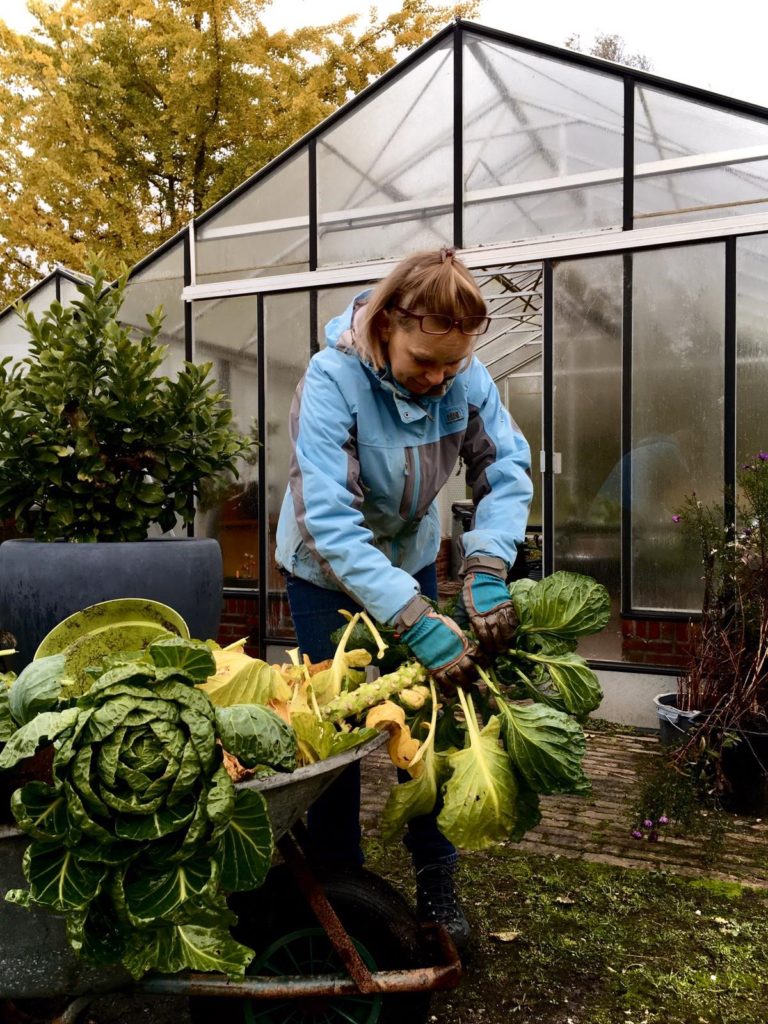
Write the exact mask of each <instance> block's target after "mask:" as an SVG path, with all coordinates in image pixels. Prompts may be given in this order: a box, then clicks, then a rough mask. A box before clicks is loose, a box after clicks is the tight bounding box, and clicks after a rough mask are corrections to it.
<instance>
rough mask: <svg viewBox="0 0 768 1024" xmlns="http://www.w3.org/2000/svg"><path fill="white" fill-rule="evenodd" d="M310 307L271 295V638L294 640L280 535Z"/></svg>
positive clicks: (300, 296)
mask: <svg viewBox="0 0 768 1024" xmlns="http://www.w3.org/2000/svg"><path fill="white" fill-rule="evenodd" d="M311 334H312V331H311V323H310V301H309V295H308V293H306V292H292V293H291V294H288V295H269V296H267V297H266V298H265V299H264V358H265V361H266V370H265V374H266V379H265V384H266V395H267V400H266V424H265V431H264V438H263V441H264V444H265V445H266V451H267V529H268V531H269V564H268V569H267V574H268V575H267V579H268V587H269V590H268V601H267V630H266V635H267V636H269V637H272V638H277V637H284V638H286V639H290V638H292V637H293V635H294V631H293V623H292V621H291V614H290V609H289V607H288V601H287V598H286V594H285V581H284V579H283V577H282V575H281V573H280V572H279V571H278V569H277V566H276V565H275V533H276V530H277V519H278V516H279V514H280V507H281V505H282V503H283V496H284V494H285V488H286V486H287V484H288V470H289V467H290V461H291V439H290V434H289V432H288V414H289V410H290V408H291V402H292V401H293V396H294V392H295V391H296V385H297V384H298V383H299V381H300V380H301V378H302V377H303V375H304V372H305V370H306V368H307V363H308V362H309V347H310V337H311Z"/></svg>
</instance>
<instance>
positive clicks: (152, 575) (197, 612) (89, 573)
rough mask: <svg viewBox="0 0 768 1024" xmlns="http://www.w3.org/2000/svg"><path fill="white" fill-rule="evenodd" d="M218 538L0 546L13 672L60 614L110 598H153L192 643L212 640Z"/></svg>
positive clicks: (2, 607)
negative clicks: (182, 625) (179, 621)
mask: <svg viewBox="0 0 768 1024" xmlns="http://www.w3.org/2000/svg"><path fill="white" fill-rule="evenodd" d="M222 581H223V575H222V559H221V548H220V547H219V544H218V541H216V540H212V539H209V538H199V539H198V538H191V537H190V538H187V537H184V538H182V537H179V538H171V537H158V538H155V539H152V540H142V541H125V542H95V543H89V544H75V543H70V542H67V541H53V542H50V543H45V542H42V541H33V540H7V541H5V542H4V543H3V544H0V628H2V629H6V630H8V631H9V632H11V633H12V634H13V635H14V636H15V637H16V640H17V650H18V654H15V655H13V657H12V659H10V660H11V667H12V668H13V670H14V671H15V672H17V673H18V672H20V671H21V669H22V668H24V666H25V665H28V664H29V662H30V661H31V660H32V658H33V656H34V653H35V651H36V650H37V647H38V645H39V644H40V641H41V640H42V639H43V637H45V636H46V634H47V633H49V632H50V631H51V630H52V629H53V627H54V626H55V625H57V624H58V623H59V622H61V621H62V620H63V619H66V618H67V616H69V615H72V614H73V613H74V612H76V611H79V610H80V609H81V608H86V607H87V606H88V605H92V604H98V603H99V602H100V601H110V600H113V599H114V598H122V597H138V598H145V599H149V600H152V601H160V602H161V603H162V604H166V605H169V606H170V607H171V608H173V609H174V610H175V611H177V612H178V613H179V614H180V615H181V617H182V618H183V619H184V620H185V621H186V623H187V625H188V626H189V632H190V635H191V636H192V637H193V638H194V639H195V640H209V639H216V636H217V635H218V630H219V618H220V615H221V605H222Z"/></svg>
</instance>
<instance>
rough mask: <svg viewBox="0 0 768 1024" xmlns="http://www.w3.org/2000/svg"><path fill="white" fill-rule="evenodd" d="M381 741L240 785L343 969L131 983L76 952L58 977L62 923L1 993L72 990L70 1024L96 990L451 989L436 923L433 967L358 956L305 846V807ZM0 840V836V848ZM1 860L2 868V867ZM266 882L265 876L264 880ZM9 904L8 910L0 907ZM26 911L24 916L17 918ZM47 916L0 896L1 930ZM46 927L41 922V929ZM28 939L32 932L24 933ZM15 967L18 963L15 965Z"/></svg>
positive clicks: (456, 963)
mask: <svg viewBox="0 0 768 1024" xmlns="http://www.w3.org/2000/svg"><path fill="white" fill-rule="evenodd" d="M385 740H386V734H384V735H381V736H378V737H375V738H374V739H372V740H369V741H368V742H367V743H364V744H361V746H360V747H356V748H352V749H351V750H349V751H346V752H345V753H343V754H340V755H337V756H335V757H332V758H328V759H327V760H326V761H321V762H318V763H317V764H314V765H308V766H306V767H304V768H300V769H298V770H297V771H295V772H293V773H291V775H273V776H269V777H268V778H266V779H255V780H250V781H248V782H245V783H240V784H239V785H241V786H245V787H247V788H254V789H257V790H259V791H260V792H262V793H263V795H264V797H265V798H266V800H267V805H268V808H269V814H270V819H271V821H272V827H273V832H274V834H275V837H276V841H277V848H278V850H279V851H280V854H281V855H282V857H283V860H284V861H285V864H286V866H287V869H288V870H289V871H290V873H291V876H292V878H293V880H294V881H295V884H296V887H297V888H298V890H299V891H300V892H301V893H302V895H303V897H304V898H305V900H306V902H307V904H308V906H309V907H310V908H311V910H312V912H313V914H314V916H315V917H316V918H317V921H318V923H319V924H320V926H321V927H322V929H323V930H324V931H325V933H326V935H327V936H328V940H329V942H330V944H331V946H332V947H333V949H334V950H335V951H336V953H337V954H338V956H339V959H340V961H341V963H342V964H343V966H344V969H345V971H346V974H317V975H281V976H279V977H274V976H268V975H247V976H246V977H245V978H243V979H242V980H239V981H231V980H230V979H228V978H226V977H225V976H223V975H219V974H213V973H193V972H189V973H184V974H177V975H147V976H146V977H145V978H142V979H141V980H140V981H139V982H132V981H131V980H130V979H129V978H128V976H127V974H126V973H125V972H124V971H122V970H119V969H115V970H114V971H107V972H105V971H104V970H100V971H98V972H96V971H94V970H93V969H88V968H87V967H84V966H82V965H79V964H78V963H77V961H76V958H74V955H72V957H70V958H69V959H71V960H72V963H73V964H76V965H77V966H76V967H74V968H73V967H70V973H69V975H67V974H66V972H65V973H64V974H63V975H62V974H61V970H59V973H58V975H57V970H56V969H53V970H51V969H47V968H53V964H48V965H46V962H45V954H46V952H47V953H48V954H49V956H50V959H51V960H56V962H57V963H56V967H57V968H60V967H61V958H62V956H64V957H65V960H66V958H67V954H68V953H69V952H70V951H69V948H68V947H67V946H64V948H61V945H57V942H58V943H59V944H63V943H62V940H63V929H60V934H57V933H56V932H55V930H54V932H53V934H50V936H49V940H53V944H52V947H51V948H47V947H46V937H45V936H41V938H42V944H41V946H40V947H39V948H40V952H41V956H42V957H43V959H42V962H41V963H39V964H37V965H33V970H32V972H31V974H30V975H29V976H24V977H19V976H18V973H17V975H16V980H15V981H14V978H13V977H4V975H5V973H6V964H5V963H3V962H0V999H3V998H9V999H25V998H33V999H39V998H49V997H60V996H62V995H65V996H73V997H76V998H74V1001H73V1002H72V1003H70V1005H69V1006H68V1007H67V1009H66V1010H64V1012H63V1013H61V1014H60V1015H59V1016H58V1017H56V1018H55V1020H53V1021H52V1024H73V1022H75V1021H76V1020H77V1019H78V1018H79V1016H80V1015H81V1014H82V1013H83V1011H84V1010H85V1009H86V1008H87V1006H88V1004H89V1003H90V1001H91V1000H92V999H93V998H94V997H95V996H96V995H98V994H102V993H105V992H114V991H120V990H126V991H131V992H133V993H137V994H138V993H146V994H148V995H177V996H186V997H190V998H195V997H216V998H218V997H227V998H237V999H283V1000H284V999H301V998H307V997H331V996H333V997H336V996H347V995H349V996H359V995H374V994H387V995H389V994H395V993H404V992H427V991H433V990H437V989H448V988H453V987H455V986H456V985H457V984H458V982H459V979H460V977H461V962H460V960H459V956H458V953H457V951H456V947H455V945H454V943H453V942H452V940H451V938H450V936H449V935H448V933H447V931H446V930H445V929H444V928H442V927H440V926H435V925H425V926H422V929H423V933H424V936H425V938H427V939H428V940H429V941H428V943H425V945H427V944H428V945H429V946H430V947H431V948H432V949H433V950H434V951H435V957H434V959H435V960H436V961H437V962H436V963H435V964H434V965H432V966H418V967H412V968H405V969H402V970H385V971H371V970H370V969H369V968H368V966H367V964H366V963H365V962H364V960H363V958H362V957H361V956H360V953H359V952H358V950H357V948H356V946H355V944H354V942H353V940H352V938H351V937H350V935H349V933H348V932H347V930H346V929H345V927H344V925H343V924H342V922H341V920H340V918H339V916H338V914H337V913H336V911H335V910H334V908H333V907H332V906H331V903H330V902H329V900H328V898H327V896H326V894H325V892H324V891H323V887H322V884H321V882H320V881H319V880H318V878H317V877H316V875H315V873H314V871H313V869H312V866H311V864H310V862H309V860H308V859H307V857H306V856H305V854H304V853H303V852H302V845H304V844H303V838H304V830H303V826H302V824H301V820H300V819H301V817H302V815H303V813H304V811H305V810H306V809H307V808H308V807H309V806H310V805H311V804H312V803H314V801H315V800H316V799H317V798H318V797H319V796H320V795H321V793H322V792H324V790H325V789H326V788H327V787H328V786H329V785H330V784H331V783H332V782H333V781H334V780H335V779H336V778H337V777H338V775H339V774H340V773H341V772H342V771H343V770H344V769H345V768H346V767H347V766H348V765H349V764H351V763H352V762H354V761H357V760H360V759H362V758H363V757H365V756H367V754H369V753H371V752H372V751H374V750H376V749H377V748H378V747H380V746H381V745H382V743H384V742H385ZM0 831H2V832H3V834H0V840H2V839H3V838H14V835H13V834H15V837H17V838H18V839H21V838H23V837H22V836H21V834H20V833H18V832H16V830H14V829H4V830H2V829H0ZM1 849H2V842H0V851H1ZM3 863H4V862H3V860H2V858H0V870H2V868H3ZM7 881H8V880H6V879H3V878H2V877H0V891H1V890H4V889H7V888H11V887H12V886H13V885H16V884H19V879H18V878H15V879H13V880H11V882H10V884H6V883H7ZM267 884H268V881H267ZM4 907H5V908H7V909H4ZM12 911H13V912H15V913H14V921H13V922H12V923H11V924H10V925H9V924H8V923H6V922H5V921H3V920H2V918H3V917H4V916H5V917H8V916H9V915H10V913H11V912H12ZM22 915H23V916H22ZM51 918H52V915H49V914H46V913H45V912H44V911H37V912H35V911H28V910H21V909H20V908H12V907H9V906H8V904H3V903H2V897H1V895H0V929H2V930H5V929H6V928H8V927H11V928H15V929H17V930H18V929H21V930H22V931H23V930H24V929H25V924H26V926H27V927H29V928H36V927H37V926H39V925H40V924H41V923H42V922H45V926H46V927H47V926H48V923H49V920H50V919H51ZM43 930H44V931H45V928H44V929H43ZM28 938H29V936H28ZM2 953H3V950H2V937H1V936H0V957H1V956H2ZM16 969H17V972H18V965H17V968H16Z"/></svg>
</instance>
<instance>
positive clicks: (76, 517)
mask: <svg viewBox="0 0 768 1024" xmlns="http://www.w3.org/2000/svg"><path fill="white" fill-rule="evenodd" d="M88 269H89V272H90V274H91V275H92V279H93V280H92V282H89V283H83V284H81V285H79V286H78V288H79V292H80V296H79V298H78V299H77V300H76V301H74V302H73V303H72V304H71V305H69V306H67V307H63V306H62V305H61V304H60V303H58V302H54V303H53V304H52V305H51V306H50V308H49V309H48V310H47V311H46V312H44V313H43V314H42V315H41V316H40V317H39V318H37V317H35V315H34V314H33V313H32V312H31V311H30V310H29V309H28V308H26V307H24V306H23V305H22V306H20V307H19V314H20V316H21V317H22V319H23V321H24V326H25V329H26V331H27V333H28V334H29V352H28V355H27V357H26V358H24V359H22V360H21V361H19V362H18V363H16V364H15V365H14V364H12V363H11V361H10V359H5V360H3V361H2V362H0V520H6V521H7V520H10V521H12V522H13V523H14V524H15V527H16V528H17V529H18V530H19V532H20V533H21V534H22V536H23V537H25V538H29V539H23V540H22V539H19V540H6V541H5V542H4V543H2V544H0V622H2V623H4V625H5V626H6V628H8V629H10V630H11V632H12V633H14V634H15V636H16V638H17V640H18V650H19V655H18V656H17V661H16V665H15V667H16V668H17V670H18V669H20V668H21V667H23V666H24V665H25V664H26V663H27V662H28V661H29V660H30V659H31V657H32V655H33V653H34V650H35V648H36V646H37V643H38V642H39V640H40V639H41V638H42V637H43V636H45V635H46V633H47V632H48V631H49V630H50V629H51V628H52V626H53V625H54V624H55V623H57V622H59V621H60V620H61V619H63V618H65V617H66V616H67V615H69V614H71V613H72V612H74V611H77V610H78V609H80V608H82V607H84V606H86V605H89V604H93V603H96V602H98V601H104V600H108V599H110V598H113V597H142V598H151V599H153V600H157V601H162V602H163V603H165V604H168V605H171V606H172V607H174V608H176V609H177V610H178V611H179V612H180V613H181V614H182V616H183V617H184V618H185V619H186V620H187V622H188V623H189V626H190V629H191V631H192V635H193V636H199V637H209V636H215V635H216V631H217V628H218V618H219V614H220V609H221V594H222V568H221V553H220V549H219V546H218V543H217V542H216V541H215V540H209V539H192V538H188V537H186V536H179V537H171V536H170V534H169V533H168V531H172V530H175V529H178V527H179V526H180V525H181V528H182V532H183V533H186V530H184V527H186V526H187V525H188V524H190V523H192V521H193V519H194V515H195V504H196V501H197V499H198V497H199V495H200V494H201V490H202V489H203V488H207V489H210V488H211V485H215V483H216V481H220V480H222V479H226V478H229V479H230V480H231V479H232V477H233V476H237V463H238V460H239V459H240V458H241V457H243V456H247V455H248V454H249V453H251V452H252V449H253V445H254V442H253V440H252V439H251V438H248V437H246V436H243V435H241V434H240V433H238V432H237V431H236V430H235V429H233V426H232V422H231V420H232V412H231V409H230V408H229V405H228V403H227V401H226V400H225V398H224V396H223V395H222V394H221V393H220V392H219V391H218V390H217V389H216V387H215V382H214V381H213V379H212V378H211V376H210V371H211V366H210V364H206V365H200V366H196V365H194V364H191V363H186V364H185V365H184V367H183V369H182V370H181V371H179V372H178V374H176V375H175V377H173V378H171V377H168V376H164V375H163V372H162V364H163V359H164V356H165V352H166V346H163V345H161V344H159V342H158V336H159V334H160V331H161V327H162V319H163V315H162V310H161V309H157V310H155V311H154V312H151V313H148V314H147V316H146V321H147V325H146V328H143V329H141V330H138V331H137V330H136V329H135V328H129V327H128V326H126V325H124V324H123V323H121V321H120V317H119V313H120V307H121V304H122V301H123V295H124V290H125V286H126V283H127V274H125V273H123V275H122V276H121V277H120V278H119V279H118V280H117V281H116V282H114V284H113V285H112V286H108V284H107V281H106V274H105V270H104V267H103V265H102V263H101V261H100V260H99V259H98V258H95V259H93V260H92V261H91V265H90V266H89V268H88ZM151 529H153V530H154V531H156V532H159V533H164V534H166V536H163V537H157V538H154V539H149V538H148V533H149V531H150V530H151Z"/></svg>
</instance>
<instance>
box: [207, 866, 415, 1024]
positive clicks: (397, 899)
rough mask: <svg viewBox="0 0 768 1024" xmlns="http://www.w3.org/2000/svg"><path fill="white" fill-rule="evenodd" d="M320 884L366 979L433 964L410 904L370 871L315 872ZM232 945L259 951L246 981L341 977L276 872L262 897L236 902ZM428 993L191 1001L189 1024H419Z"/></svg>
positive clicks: (285, 876) (316, 928) (328, 948)
mask: <svg viewBox="0 0 768 1024" xmlns="http://www.w3.org/2000/svg"><path fill="white" fill-rule="evenodd" d="M317 876H318V879H319V881H320V882H321V883H322V886H323V890H324V891H325V894H326V896H327V897H328V900H329V902H330V903H331V906H332V907H333V909H334V910H335V911H336V913H337V914H338V916H339V918H340V919H341V922H342V924H343V925H344V927H345V928H346V930H347V932H348V933H349V935H350V937H351V938H352V940H353V942H354V943H355V946H356V947H357V950H358V952H359V953H360V956H361V957H362V959H363V961H364V962H365V964H366V965H367V967H368V968H369V970H371V971H377V970H404V969H407V968H410V967H424V966H425V965H426V964H427V963H429V962H430V960H429V954H428V951H427V950H426V949H425V948H424V943H423V941H422V939H421V932H420V929H419V925H418V923H417V921H416V919H415V917H414V916H413V913H412V912H411V910H410V908H409V907H408V904H407V903H406V902H405V900H404V899H403V898H402V897H401V896H400V895H399V893H397V892H396V891H395V890H394V889H393V888H392V887H391V886H390V885H388V883H386V882H385V881H384V880H383V879H382V878H379V877H378V875H374V874H372V873H371V872H369V871H364V870H359V871H345V872H337V871H318V872H317ZM233 909H234V910H235V912H236V913H237V914H238V924H237V926H236V927H235V928H234V930H233V932H234V935H235V937H236V938H237V939H238V940H239V941H241V942H243V943H245V944H246V945H248V946H251V947H252V948H253V949H255V950H256V957H255V959H254V961H253V963H252V964H251V966H250V967H249V969H248V973H249V974H261V975H274V976H282V975H290V974H294V975H296V974H301V975H306V976H310V975H313V974H342V973H344V968H343V966H342V964H341V961H340V959H339V956H338V954H337V953H336V951H335V950H334V948H333V946H332V945H331V942H330V940H329V938H328V936H327V935H326V933H325V932H324V930H323V929H322V928H321V927H320V925H319V924H318V922H317V920H316V918H315V916H314V914H313V913H312V911H311V910H310V908H309V906H308V905H307V903H306V902H305V900H304V899H303V897H302V896H301V894H300V893H299V892H298V891H297V889H296V883H295V882H294V881H293V879H292V877H291V876H290V875H289V873H288V872H287V871H286V870H285V869H284V868H283V867H279V868H275V869H273V871H272V872H271V873H270V876H269V879H268V880H267V883H266V885H265V886H264V888H263V889H261V890H257V891H255V892H252V893H240V894H238V896H237V897H236V899H235V900H233ZM429 997H430V994H429V992H407V993H402V994H397V995H381V994H375V995H355V996H322V997H312V998H306V999H243V1000H240V999H232V998H220V999H208V998H205V999H203V998H198V999H191V1000H190V1015H191V1019H192V1022H193V1024H220V1022H221V1020H222V1019H223V1016H225V1017H226V1020H227V1024H288V1022H290V1024H403V1022H404V1021H407V1022H408V1024H423V1022H424V1021H426V1019H427V1016H428V1013H429Z"/></svg>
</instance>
